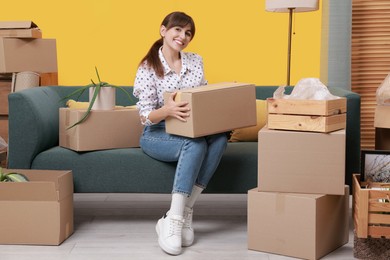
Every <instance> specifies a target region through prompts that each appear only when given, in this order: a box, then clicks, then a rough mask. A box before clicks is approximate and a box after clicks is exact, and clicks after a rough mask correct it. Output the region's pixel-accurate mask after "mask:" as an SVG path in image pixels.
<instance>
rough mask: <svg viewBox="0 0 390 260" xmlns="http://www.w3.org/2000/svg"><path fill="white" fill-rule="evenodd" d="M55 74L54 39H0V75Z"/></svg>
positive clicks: (55, 55) (55, 54)
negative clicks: (23, 72) (16, 73)
mask: <svg viewBox="0 0 390 260" xmlns="http://www.w3.org/2000/svg"><path fill="white" fill-rule="evenodd" d="M21 71H34V72H57V71H58V67H57V49H56V40H55V39H19V38H4V37H0V73H12V72H21Z"/></svg>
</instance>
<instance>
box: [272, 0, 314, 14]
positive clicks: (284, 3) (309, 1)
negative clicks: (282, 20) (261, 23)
mask: <svg viewBox="0 0 390 260" xmlns="http://www.w3.org/2000/svg"><path fill="white" fill-rule="evenodd" d="M291 8H293V9H294V12H310V11H315V10H318V0H266V2H265V10H266V11H268V12H278V13H288V12H289V11H290V9H291Z"/></svg>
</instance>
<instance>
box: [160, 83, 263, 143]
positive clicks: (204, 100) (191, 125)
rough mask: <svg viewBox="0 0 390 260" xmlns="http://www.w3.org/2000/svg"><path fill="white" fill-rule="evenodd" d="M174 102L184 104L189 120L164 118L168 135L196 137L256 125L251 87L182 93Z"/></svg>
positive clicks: (238, 85) (212, 86)
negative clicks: (187, 104)
mask: <svg viewBox="0 0 390 260" xmlns="http://www.w3.org/2000/svg"><path fill="white" fill-rule="evenodd" d="M167 95H168V93H165V95H164V96H165V99H166V98H167ZM175 101H177V102H179V101H187V102H188V103H189V107H190V111H189V113H190V116H189V117H188V118H187V121H186V122H182V121H180V120H178V119H176V118H173V117H169V118H167V119H166V120H165V121H166V131H167V133H170V134H176V135H181V136H187V137H199V136H206V135H211V134H216V133H222V132H226V131H230V130H233V129H236V128H242V127H247V126H254V125H256V120H257V119H256V90H255V85H253V84H247V83H218V84H210V85H207V86H200V87H196V88H191V89H185V90H181V91H179V92H178V93H177V95H176V99H175Z"/></svg>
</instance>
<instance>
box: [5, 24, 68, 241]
mask: <svg viewBox="0 0 390 260" xmlns="http://www.w3.org/2000/svg"><path fill="white" fill-rule="evenodd" d="M26 72H28V73H34V74H36V75H38V85H37V86H39V85H57V84H58V80H57V75H58V69H57V50H56V40H55V39H42V32H41V30H40V29H39V28H38V26H37V25H36V24H34V23H33V22H32V21H12V22H3V21H1V22H0V136H1V137H2V138H3V139H4V140H5V141H6V142H8V94H9V93H11V92H13V91H18V89H13V88H14V86H15V79H16V78H17V75H18V74H19V73H26ZM39 81H40V82H39ZM26 116H28V115H26ZM0 152H1V151H0ZM3 159H5V156H4V154H0V160H1V161H2V166H6V164H5V163H4V161H3ZM3 170H4V172H5V173H7V172H18V173H21V174H24V175H25V176H26V177H27V178H28V179H29V180H30V181H29V182H24V183H12V182H0V208H1V216H2V218H3V219H8V220H12V222H13V223H17V224H9V221H3V222H2V223H0V234H2V235H1V236H0V244H35V245H59V244H61V243H62V242H63V241H64V240H65V239H66V238H67V237H69V236H70V235H71V234H72V233H73V177H72V172H71V171H49V170H19V169H13V170H11V169H3Z"/></svg>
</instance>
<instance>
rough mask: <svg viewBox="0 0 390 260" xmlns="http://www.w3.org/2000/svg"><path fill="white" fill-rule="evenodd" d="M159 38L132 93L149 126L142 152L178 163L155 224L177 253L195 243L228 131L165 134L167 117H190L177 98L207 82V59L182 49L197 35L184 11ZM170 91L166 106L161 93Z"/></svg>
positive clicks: (166, 21) (163, 26) (168, 246)
mask: <svg viewBox="0 0 390 260" xmlns="http://www.w3.org/2000/svg"><path fill="white" fill-rule="evenodd" d="M160 35H161V38H160V39H159V40H157V41H156V42H155V43H154V44H153V45H152V47H151V48H150V50H149V52H148V53H147V54H146V56H145V57H144V58H143V59H142V60H141V62H140V65H139V68H138V71H137V75H136V79H135V83H134V96H135V97H137V98H138V99H139V102H137V108H138V110H139V113H140V117H141V121H142V123H143V124H144V125H145V128H144V132H143V135H142V137H141V140H140V144H141V148H142V149H143V151H144V152H145V153H146V154H148V155H149V156H151V157H152V158H154V159H157V160H161V161H166V162H174V161H177V167H176V172H175V178H174V182H173V189H172V201H171V206H170V209H169V211H168V212H167V213H166V214H165V215H164V216H163V217H162V218H161V219H160V220H158V222H157V225H156V231H157V234H158V242H159V245H160V247H161V248H162V249H163V250H164V251H165V252H166V253H168V254H172V255H178V254H180V253H181V251H182V246H183V247H185V246H190V245H192V243H193V241H194V230H193V229H192V214H193V206H194V203H195V201H196V199H197V198H198V196H199V195H200V194H201V192H202V191H203V190H204V188H205V187H206V186H207V184H208V182H209V180H210V179H211V177H212V175H213V174H214V172H215V170H216V168H217V166H218V164H219V162H220V160H221V157H222V154H223V152H224V150H225V148H226V144H227V138H226V135H225V134H216V135H212V136H206V137H200V138H188V137H182V136H177V135H171V134H167V133H166V132H165V119H166V118H167V117H174V118H176V119H177V120H181V121H186V118H187V117H188V116H189V110H190V108H189V107H188V103H187V102H175V101H174V98H175V95H176V92H177V91H179V90H181V89H185V88H194V87H197V86H200V85H205V84H207V81H206V80H205V78H204V71H203V60H202V58H201V57H200V56H199V55H197V54H194V53H188V52H183V50H184V49H185V48H186V47H187V46H188V44H189V43H190V42H191V40H192V39H193V37H194V35H195V24H194V21H193V20H192V18H191V17H190V16H188V15H187V14H185V13H183V12H173V13H171V14H169V15H168V16H166V17H165V19H164V20H163V21H162V24H161V27H160ZM164 92H172V94H170V95H169V98H168V100H167V101H166V102H165V104H164V99H163V93H164Z"/></svg>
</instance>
